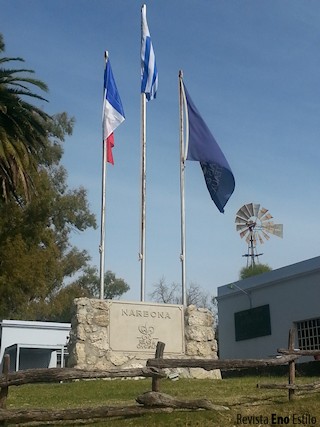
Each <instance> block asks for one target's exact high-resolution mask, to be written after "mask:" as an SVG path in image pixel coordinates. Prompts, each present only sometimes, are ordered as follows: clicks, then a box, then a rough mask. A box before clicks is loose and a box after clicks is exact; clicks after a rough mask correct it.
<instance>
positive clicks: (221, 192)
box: [184, 86, 235, 213]
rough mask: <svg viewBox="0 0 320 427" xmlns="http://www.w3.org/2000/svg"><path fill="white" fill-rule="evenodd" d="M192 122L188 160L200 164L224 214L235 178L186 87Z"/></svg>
mask: <svg viewBox="0 0 320 427" xmlns="http://www.w3.org/2000/svg"><path fill="white" fill-rule="evenodd" d="M184 90H185V95H186V100H187V112H188V121H189V144H188V152H187V160H195V161H198V162H200V165H201V168H202V171H203V175H204V179H205V181H206V185H207V188H208V190H209V193H210V196H211V198H212V200H213V201H214V203H215V204H216V206H217V208H218V209H219V211H220V212H222V213H223V212H224V209H223V208H224V206H225V205H226V203H227V201H228V200H229V198H230V196H231V194H232V193H233V190H234V187H235V181H234V176H233V173H232V171H231V168H230V166H229V163H228V162H227V159H226V158H225V156H224V154H223V152H222V151H221V149H220V147H219V145H218V143H217V141H216V140H215V139H214V137H213V135H212V133H211V132H210V130H209V128H208V126H207V125H206V123H205V122H204V120H203V119H202V117H201V116H200V113H199V111H198V110H197V108H196V106H195V105H194V103H193V101H192V99H191V98H190V95H189V93H188V91H187V89H186V87H185V86H184Z"/></svg>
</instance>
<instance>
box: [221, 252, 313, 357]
mask: <svg viewBox="0 0 320 427" xmlns="http://www.w3.org/2000/svg"><path fill="white" fill-rule="evenodd" d="M218 313H219V356H220V358H223V359H231V358H237V359H246V358H267V357H270V356H274V355H276V354H277V348H287V347H288V335H289V330H290V328H291V327H292V326H295V328H296V331H297V333H296V343H295V347H296V348H300V349H305V350H320V257H316V258H312V259H309V260H306V261H302V262H299V263H297V264H293V265H289V266H287V267H283V268H280V269H277V270H273V271H270V272H267V273H263V274H261V275H258V276H254V277H250V278H248V279H245V280H240V281H238V282H235V283H230V284H228V285H225V286H221V287H219V288H218ZM306 360H307V359H305V358H304V359H303V361H306Z"/></svg>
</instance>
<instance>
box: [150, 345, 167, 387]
mask: <svg viewBox="0 0 320 427" xmlns="http://www.w3.org/2000/svg"><path fill="white" fill-rule="evenodd" d="M164 347H165V343H164V342H161V341H158V342H157V348H156V354H155V359H162V358H163V352H164ZM159 388H160V378H159V377H158V376H153V377H152V391H156V392H159Z"/></svg>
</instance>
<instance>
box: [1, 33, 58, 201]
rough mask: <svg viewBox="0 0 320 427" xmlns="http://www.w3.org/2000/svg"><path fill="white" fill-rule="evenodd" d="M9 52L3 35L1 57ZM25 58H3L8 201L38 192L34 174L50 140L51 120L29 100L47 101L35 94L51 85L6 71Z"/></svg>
mask: <svg viewBox="0 0 320 427" xmlns="http://www.w3.org/2000/svg"><path fill="white" fill-rule="evenodd" d="M4 49H5V45H4V42H3V37H2V35H1V34H0V53H2V52H3V51H4ZM13 61H18V62H24V60H23V59H22V58H19V57H18V58H6V57H2V58H0V196H2V198H3V199H5V200H7V199H8V198H9V197H10V196H13V197H15V198H18V194H19V193H21V191H22V194H23V195H24V196H25V197H26V198H27V199H29V198H30V195H31V194H32V190H34V188H33V185H32V179H31V171H32V170H34V169H35V168H36V167H37V158H38V156H39V155H40V153H41V151H42V148H43V147H44V145H45V143H46V140H47V129H48V123H49V122H50V121H51V117H50V116H49V115H48V114H46V113H45V112H43V111H42V110H41V109H40V108H38V107H36V106H34V105H32V104H30V103H28V102H27V101H25V98H27V99H28V98H32V99H38V100H41V101H46V99H45V98H43V97H42V96H41V95H38V94H36V93H34V92H32V91H31V89H30V86H31V88H38V89H40V90H42V91H45V92H46V91H47V90H48V88H47V85H46V84H45V83H43V82H42V81H40V80H38V79H35V78H32V77H30V75H31V74H33V73H34V71H33V70H28V69H16V68H5V67H4V65H5V64H7V63H11V62H13Z"/></svg>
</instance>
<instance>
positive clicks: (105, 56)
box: [104, 50, 109, 62]
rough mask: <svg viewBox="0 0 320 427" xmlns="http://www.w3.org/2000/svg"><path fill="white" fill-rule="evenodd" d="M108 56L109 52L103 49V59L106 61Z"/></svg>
mask: <svg viewBox="0 0 320 427" xmlns="http://www.w3.org/2000/svg"><path fill="white" fill-rule="evenodd" d="M108 58H109V52H108V51H107V50H105V51H104V59H105V61H106V62H107V61H108Z"/></svg>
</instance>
